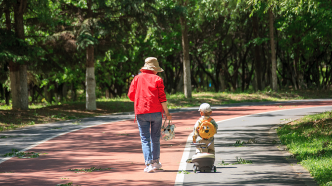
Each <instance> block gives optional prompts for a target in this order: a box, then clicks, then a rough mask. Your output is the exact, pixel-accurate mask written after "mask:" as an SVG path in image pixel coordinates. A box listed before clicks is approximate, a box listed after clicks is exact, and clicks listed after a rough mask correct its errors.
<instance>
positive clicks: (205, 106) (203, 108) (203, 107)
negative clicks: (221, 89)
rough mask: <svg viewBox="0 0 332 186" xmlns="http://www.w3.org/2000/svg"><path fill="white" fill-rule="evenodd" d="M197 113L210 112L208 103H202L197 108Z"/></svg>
mask: <svg viewBox="0 0 332 186" xmlns="http://www.w3.org/2000/svg"><path fill="white" fill-rule="evenodd" d="M198 111H201V112H204V113H207V112H211V111H212V109H211V106H210V104H208V103H202V104H201V106H199V109H198Z"/></svg>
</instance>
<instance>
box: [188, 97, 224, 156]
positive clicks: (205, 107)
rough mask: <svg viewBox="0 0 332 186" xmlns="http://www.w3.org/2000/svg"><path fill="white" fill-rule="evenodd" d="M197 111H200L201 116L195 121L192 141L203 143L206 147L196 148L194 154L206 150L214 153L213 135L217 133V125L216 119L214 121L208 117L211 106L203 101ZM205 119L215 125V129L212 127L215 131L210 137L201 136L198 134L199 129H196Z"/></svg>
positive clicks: (210, 112)
mask: <svg viewBox="0 0 332 186" xmlns="http://www.w3.org/2000/svg"><path fill="white" fill-rule="evenodd" d="M198 111H200V114H201V118H200V119H199V120H197V122H196V124H195V126H194V135H193V142H194V143H205V144H206V145H207V147H206V148H204V147H203V148H196V154H197V153H199V152H208V153H211V154H215V151H214V137H213V135H214V134H216V133H217V130H218V125H217V123H216V121H214V119H212V118H211V117H210V115H211V114H212V110H211V106H210V105H209V104H208V103H203V104H201V106H200V107H199V110H198ZM205 120H207V121H209V122H210V123H211V124H213V125H214V127H215V129H214V131H215V133H214V134H212V137H209V138H203V137H202V136H200V134H199V131H198V130H199V127H200V125H201V124H202V123H203V122H204V121H205ZM212 131H213V130H212Z"/></svg>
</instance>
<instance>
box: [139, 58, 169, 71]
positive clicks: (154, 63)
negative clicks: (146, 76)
mask: <svg viewBox="0 0 332 186" xmlns="http://www.w3.org/2000/svg"><path fill="white" fill-rule="evenodd" d="M141 69H145V70H154V71H156V72H163V71H164V70H163V69H162V68H160V66H159V62H158V60H157V58H155V57H148V58H146V59H145V64H144V66H143V67H142V68H141Z"/></svg>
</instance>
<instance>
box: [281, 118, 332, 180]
mask: <svg viewBox="0 0 332 186" xmlns="http://www.w3.org/2000/svg"><path fill="white" fill-rule="evenodd" d="M277 132H278V135H279V137H280V140H281V142H282V143H283V144H285V145H287V149H289V151H290V152H291V153H292V154H293V157H295V158H296V159H297V161H298V162H299V163H300V164H301V165H302V166H303V167H305V168H306V169H308V171H309V172H310V174H311V175H312V176H313V177H314V178H315V180H316V181H317V182H318V183H319V184H320V185H321V186H328V185H332V111H328V112H324V113H321V114H316V115H308V116H305V117H303V118H302V119H300V120H297V121H294V122H290V123H288V124H285V125H283V126H282V127H280V128H279V129H278V130H277Z"/></svg>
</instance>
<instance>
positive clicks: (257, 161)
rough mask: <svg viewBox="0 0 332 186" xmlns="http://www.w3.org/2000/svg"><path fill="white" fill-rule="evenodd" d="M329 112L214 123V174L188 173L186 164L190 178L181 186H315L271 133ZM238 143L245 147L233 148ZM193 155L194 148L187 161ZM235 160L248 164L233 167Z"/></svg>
mask: <svg viewBox="0 0 332 186" xmlns="http://www.w3.org/2000/svg"><path fill="white" fill-rule="evenodd" d="M331 109H332V107H331V106H328V107H316V108H315V107H314V108H301V109H294V110H282V111H272V112H267V113H262V114H254V115H249V116H244V117H239V118H234V119H230V120H226V121H220V122H218V125H219V130H218V133H217V134H216V135H215V150H216V161H215V165H216V166H217V172H216V173H196V174H195V173H193V172H192V171H191V169H192V165H193V164H187V166H186V170H187V171H188V172H190V174H186V175H185V176H184V180H183V185H273V186H279V185H280V186H281V185H299V186H303V185H316V183H315V181H314V180H313V179H312V178H311V177H310V175H309V174H308V172H307V171H306V170H305V169H303V168H302V167H301V166H300V165H298V164H296V161H295V159H292V158H290V155H291V154H289V153H287V151H285V149H284V148H285V147H284V146H282V145H281V144H280V141H279V139H278V137H277V135H276V133H275V130H274V129H275V128H276V126H278V125H280V124H281V123H284V122H289V121H291V120H295V119H298V118H301V117H303V116H305V115H311V114H316V113H320V112H325V111H327V110H331ZM238 140H241V142H242V141H245V142H248V141H249V143H248V144H244V145H243V146H241V147H238V146H235V145H234V144H235V143H236V141H238ZM194 153H195V148H191V149H190V155H189V157H191V156H192V155H193V154H194ZM236 157H237V158H238V159H240V158H241V159H244V160H248V161H252V163H251V164H236V163H237V159H236ZM226 164H229V165H226Z"/></svg>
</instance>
